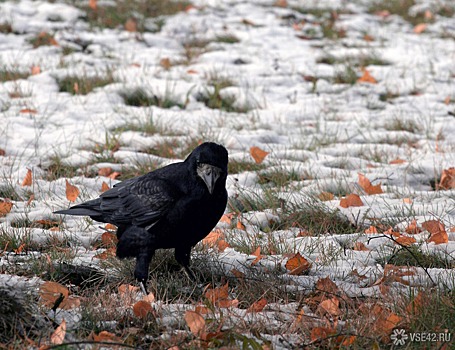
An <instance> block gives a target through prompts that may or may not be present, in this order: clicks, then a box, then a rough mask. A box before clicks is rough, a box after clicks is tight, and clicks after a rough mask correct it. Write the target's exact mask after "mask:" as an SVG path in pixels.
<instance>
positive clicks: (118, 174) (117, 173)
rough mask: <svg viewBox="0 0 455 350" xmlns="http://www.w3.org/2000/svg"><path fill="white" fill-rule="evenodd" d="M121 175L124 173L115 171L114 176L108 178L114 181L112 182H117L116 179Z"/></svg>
mask: <svg viewBox="0 0 455 350" xmlns="http://www.w3.org/2000/svg"><path fill="white" fill-rule="evenodd" d="M120 175H122V173H120V172H118V171H114V172H113V173H112V174H110V175H109V176H108V178H110V179H112V180H115V179H116V178H118V177H119V176H120Z"/></svg>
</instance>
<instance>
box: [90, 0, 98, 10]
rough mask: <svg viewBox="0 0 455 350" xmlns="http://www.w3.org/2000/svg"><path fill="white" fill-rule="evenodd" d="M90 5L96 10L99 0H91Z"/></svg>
mask: <svg viewBox="0 0 455 350" xmlns="http://www.w3.org/2000/svg"><path fill="white" fill-rule="evenodd" d="M88 7H90V8H91V9H92V10H93V11H96V10H97V9H98V4H97V0H89V1H88Z"/></svg>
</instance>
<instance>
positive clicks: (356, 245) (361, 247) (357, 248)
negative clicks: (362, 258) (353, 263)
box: [354, 242, 370, 252]
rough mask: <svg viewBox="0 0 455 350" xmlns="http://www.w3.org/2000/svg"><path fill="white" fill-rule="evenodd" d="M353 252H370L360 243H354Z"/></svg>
mask: <svg viewBox="0 0 455 350" xmlns="http://www.w3.org/2000/svg"><path fill="white" fill-rule="evenodd" d="M354 250H357V251H364V252H368V251H370V249H368V248H367V247H366V246H365V244H363V243H362V242H355V243H354Z"/></svg>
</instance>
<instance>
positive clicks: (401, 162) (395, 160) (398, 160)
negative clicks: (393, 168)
mask: <svg viewBox="0 0 455 350" xmlns="http://www.w3.org/2000/svg"><path fill="white" fill-rule="evenodd" d="M403 163H406V161H405V160H404V159H400V158H396V159H394V160H391V161H390V162H389V164H403Z"/></svg>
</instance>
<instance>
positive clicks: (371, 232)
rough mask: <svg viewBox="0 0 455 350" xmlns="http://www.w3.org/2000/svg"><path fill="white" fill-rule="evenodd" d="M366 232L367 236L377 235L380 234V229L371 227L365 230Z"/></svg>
mask: <svg viewBox="0 0 455 350" xmlns="http://www.w3.org/2000/svg"><path fill="white" fill-rule="evenodd" d="M364 232H365V233H366V234H375V233H378V229H377V228H376V226H370V227H368V228H367V229H365V231H364Z"/></svg>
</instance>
